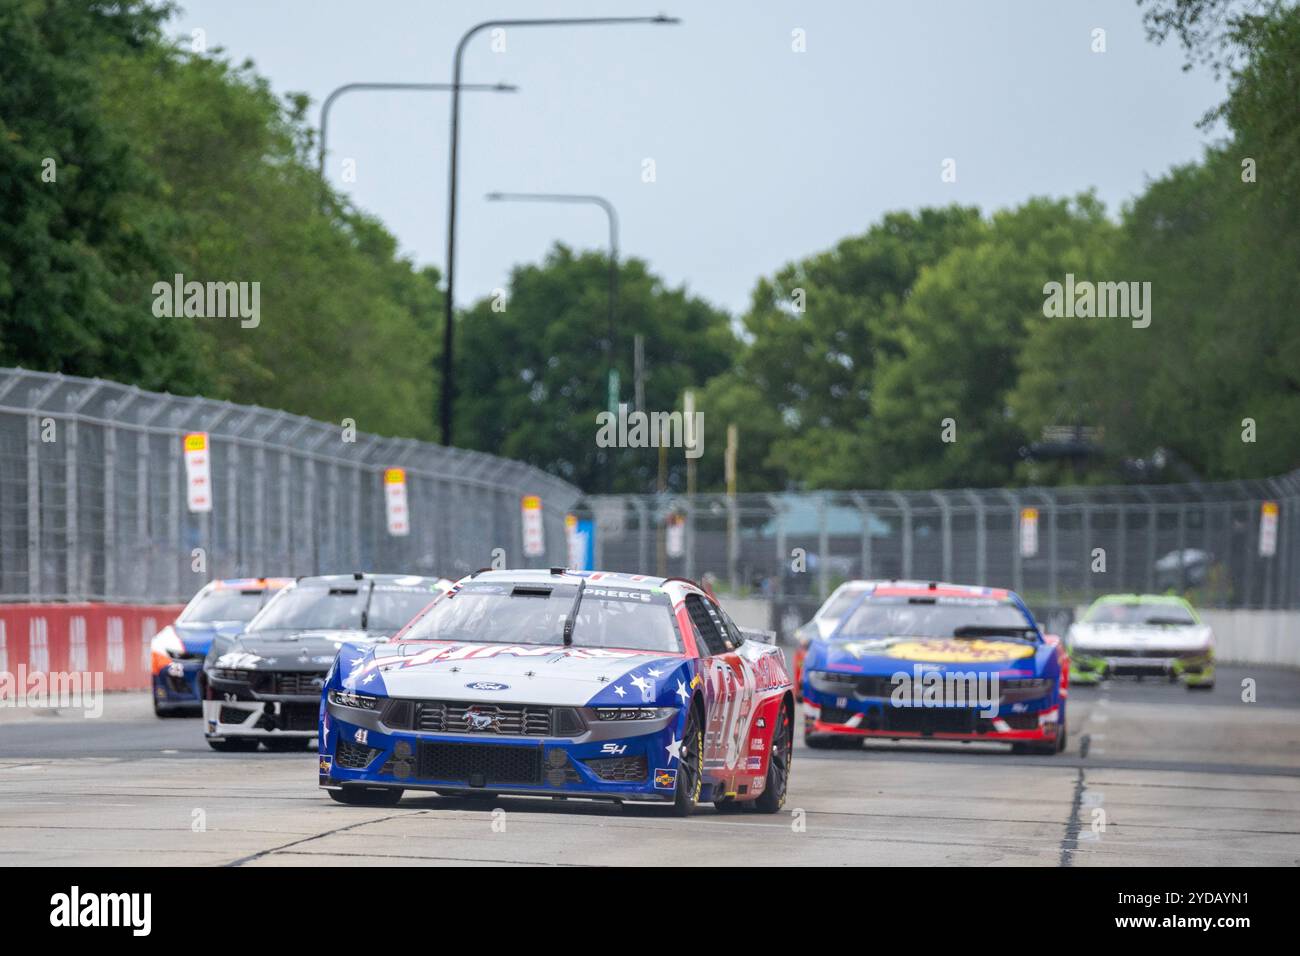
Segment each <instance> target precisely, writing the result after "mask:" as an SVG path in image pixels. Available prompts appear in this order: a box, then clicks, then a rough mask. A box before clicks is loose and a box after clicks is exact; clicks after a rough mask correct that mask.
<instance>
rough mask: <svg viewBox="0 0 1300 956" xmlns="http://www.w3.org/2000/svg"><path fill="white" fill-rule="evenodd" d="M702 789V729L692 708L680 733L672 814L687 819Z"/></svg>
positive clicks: (697, 801) (697, 713)
mask: <svg viewBox="0 0 1300 956" xmlns="http://www.w3.org/2000/svg"><path fill="white" fill-rule="evenodd" d="M703 787H704V729H703V727H701V726H700V711H699V709H698V708H696V707H692V708H691V709H690V711H689V712H688V713H687V715H686V729H685V730H684V731H682V749H681V758H680V759H679V760H678V761H677V793H676V795H675V796H674V797H673V813H674V814H675V815H676V816H679V817H689V816H690V815H691V814H692V813H694V812H695V806H696V804H697V803H699V802H700V791H701V790H702V789H703Z"/></svg>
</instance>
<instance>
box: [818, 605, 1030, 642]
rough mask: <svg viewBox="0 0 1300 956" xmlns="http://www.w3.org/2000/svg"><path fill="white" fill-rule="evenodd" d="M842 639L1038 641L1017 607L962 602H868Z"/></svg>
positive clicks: (850, 621)
mask: <svg viewBox="0 0 1300 956" xmlns="http://www.w3.org/2000/svg"><path fill="white" fill-rule="evenodd" d="M838 636H839V637H1017V638H1022V639H1026V640H1037V635H1036V634H1035V633H1034V629H1033V622H1032V621H1030V620H1029V619H1028V618H1027V617H1026V616H1025V614H1024V612H1022V611H1021V610H1020V608H1018V607H1016V606H1015V605H1014V604H1004V603H1002V602H1000V601H997V600H993V599H987V600H985V599H961V598H908V597H898V598H886V597H880V598H868V599H867V600H866V601H864V602H863V603H862V604H861V605H859V607H858V609H857V610H856V611H854V612H853V613H852V614H850V615H849V617H848V619H847V620H845V622H844V624H843V626H842V627H841V628H840V630H839V632H838Z"/></svg>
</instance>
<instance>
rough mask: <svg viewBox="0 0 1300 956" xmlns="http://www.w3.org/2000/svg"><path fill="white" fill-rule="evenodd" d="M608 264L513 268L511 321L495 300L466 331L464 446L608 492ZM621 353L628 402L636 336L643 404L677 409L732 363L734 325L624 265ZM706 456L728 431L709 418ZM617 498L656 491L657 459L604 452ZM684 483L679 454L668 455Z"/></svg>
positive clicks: (651, 452) (481, 306)
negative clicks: (601, 433)
mask: <svg viewBox="0 0 1300 956" xmlns="http://www.w3.org/2000/svg"><path fill="white" fill-rule="evenodd" d="M608 276H609V259H608V257H606V256H604V255H601V254H599V253H594V252H588V253H583V254H581V255H575V254H574V253H573V252H572V251H571V250H569V249H568V248H567V247H565V246H563V245H557V246H556V247H555V248H554V249H553V250H552V251H551V253H550V254H549V255H548V256H547V257H546V261H545V262H544V263H543V264H542V265H540V266H520V267H517V268H516V269H515V270H514V271H513V273H512V274H511V277H510V288H509V289H508V296H507V298H506V299H505V300H504V302H503V303H502V304H503V305H504V310H501V311H495V310H494V308H493V304H494V301H496V300H494V299H493V298H492V297H488V298H485V299H483V300H481V301H479V302H478V303H476V304H475V305H474V306H473V307H472V308H470V309H469V310H468V311H467V312H466V313H465V315H464V316H463V318H462V319H461V320H460V324H459V328H458V332H457V334H458V336H459V340H458V345H457V347H456V354H457V358H458V369H457V383H458V391H459V393H460V394H459V397H458V398H457V402H456V416H457V417H456V432H457V434H458V435H459V436H461V438H460V439H459V440H460V442H461V443H463V444H466V445H468V446H469V447H472V448H477V449H480V450H483V451H490V452H492V453H494V454H498V455H505V456H507V457H510V458H518V459H521V460H523V461H526V462H529V463H530V464H533V465H537V466H538V467H540V468H544V469H546V470H547V471H550V472H552V473H553V474H557V475H559V476H561V477H562V478H565V479H567V480H569V481H572V482H574V483H575V484H577V485H579V487H582V488H586V489H588V490H598V489H603V488H604V487H605V485H604V482H605V478H606V475H605V472H604V470H603V469H602V466H601V463H600V457H601V456H600V452H601V451H602V450H601V449H599V448H597V446H596V431H597V424H596V415H597V414H598V413H599V412H601V411H603V410H605V408H606V404H607V403H606V396H607V385H606V382H607V369H608V366H607V360H606V357H605V352H604V342H605V336H606V327H607V306H608V301H609V300H608V281H609V280H608ZM616 317H617V336H618V340H619V344H618V348H617V350H616V354H617V358H618V363H617V364H618V370H619V376H620V379H621V383H622V392H621V394H622V398H623V400H624V401H625V402H628V403H630V402H631V395H632V387H633V385H632V367H631V356H632V337H633V335H635V334H638V333H639V334H641V335H644V336H645V343H646V344H645V362H646V379H645V401H646V407H647V409H649V410H654V411H672V410H673V409H678V410H680V408H681V395H682V392H683V390H684V389H686V388H689V387H692V386H702V385H703V384H704V382H705V381H706V380H708V379H709V378H711V377H713V376H714V375H717V374H719V373H721V372H723V371H724V370H725V369H727V368H728V367H729V366H730V365H731V362H732V359H733V354H734V352H735V348H736V342H735V338H734V336H733V335H732V333H731V330H730V328H729V326H728V321H727V316H726V315H725V314H724V313H722V312H720V311H718V310H717V309H714V308H712V307H711V306H709V305H708V304H706V303H705V302H704V301H702V300H700V299H697V298H694V297H692V296H689V295H687V293H686V291H685V290H684V289H681V288H678V289H669V288H666V287H665V286H664V285H663V283H662V282H661V281H660V280H659V279H657V278H655V277H654V276H653V275H651V274H650V272H649V271H648V270H647V269H646V266H645V263H643V262H641V261H640V260H638V259H628V260H624V261H621V262H620V263H619V279H618V308H617V312H616ZM704 441H705V447H706V448H707V449H710V450H715V451H716V453H717V454H721V449H722V446H723V443H724V442H725V426H724V427H722V428H719V427H718V426H715V425H714V423H713V422H712V421H711V420H709V419H706V422H705V435H704ZM608 454H609V455H610V460H611V461H612V462H613V465H614V468H615V469H616V473H617V478H616V481H615V483H614V485H613V489H614V490H616V491H648V490H651V489H652V488H653V486H654V481H655V474H656V471H657V467H658V452H657V451H656V450H655V449H650V448H646V449H623V448H616V449H610V450H608ZM669 457H670V460H671V462H672V465H673V481H674V483H677V484H679V483H680V477H679V473H680V471H681V465H682V461H683V456H682V452H681V451H680V450H673V451H670V455H669Z"/></svg>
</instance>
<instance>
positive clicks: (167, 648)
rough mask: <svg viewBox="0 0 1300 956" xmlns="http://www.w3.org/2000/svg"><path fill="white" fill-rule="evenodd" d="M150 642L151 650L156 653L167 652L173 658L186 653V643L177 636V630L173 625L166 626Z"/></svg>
mask: <svg viewBox="0 0 1300 956" xmlns="http://www.w3.org/2000/svg"><path fill="white" fill-rule="evenodd" d="M149 643H150V648H149V649H150V650H151V651H152V652H153V653H155V654H166V655H167V656H168V657H170V658H172V659H173V660H174V659H176V658H177V657H180V656H181V655H182V654H184V653H185V645H184V644H182V643H181V639H180V638H179V637H177V636H176V632H175V631H173V630H172V629H171V625H168V626H167V627H164V628H163V629H162V630H161V631H159V632H158V633H157V634H155V635H154V637H153V640H152V641H150V642H149Z"/></svg>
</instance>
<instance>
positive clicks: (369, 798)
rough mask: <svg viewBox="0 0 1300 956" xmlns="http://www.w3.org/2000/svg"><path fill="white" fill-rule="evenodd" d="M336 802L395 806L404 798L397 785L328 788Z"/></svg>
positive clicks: (366, 805) (355, 804)
mask: <svg viewBox="0 0 1300 956" xmlns="http://www.w3.org/2000/svg"><path fill="white" fill-rule="evenodd" d="M325 792H326V793H328V794H329V795H330V799H331V800H333V801H334V802H335V803H346V804H347V805H348V806H350V807H395V806H397V802H398V801H399V800H401V799H402V792H403V791H401V790H400V789H398V788H397V787H378V788H374V789H371V788H368V787H356V786H352V787H344V788H343V789H342V790H327V791H325Z"/></svg>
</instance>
